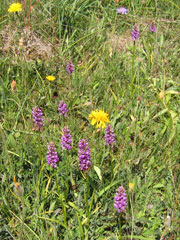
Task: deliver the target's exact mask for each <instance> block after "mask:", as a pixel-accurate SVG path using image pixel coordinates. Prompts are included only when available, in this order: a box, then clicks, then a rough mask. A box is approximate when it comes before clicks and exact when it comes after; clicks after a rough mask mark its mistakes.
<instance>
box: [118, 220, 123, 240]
mask: <svg viewBox="0 0 180 240" xmlns="http://www.w3.org/2000/svg"><path fill="white" fill-rule="evenodd" d="M118 224H119V240H122V229H121V215H119V217H118Z"/></svg>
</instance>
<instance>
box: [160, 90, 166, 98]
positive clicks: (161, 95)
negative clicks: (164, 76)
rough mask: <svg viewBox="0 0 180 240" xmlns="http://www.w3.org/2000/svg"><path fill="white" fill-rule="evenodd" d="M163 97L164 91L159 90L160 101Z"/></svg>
mask: <svg viewBox="0 0 180 240" xmlns="http://www.w3.org/2000/svg"><path fill="white" fill-rule="evenodd" d="M164 96H165V92H164V90H161V92H160V93H159V97H160V99H163V98H164Z"/></svg>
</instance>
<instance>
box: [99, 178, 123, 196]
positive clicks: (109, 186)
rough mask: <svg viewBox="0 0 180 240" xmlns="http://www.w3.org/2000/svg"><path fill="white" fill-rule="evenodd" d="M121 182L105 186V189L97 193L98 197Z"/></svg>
mask: <svg viewBox="0 0 180 240" xmlns="http://www.w3.org/2000/svg"><path fill="white" fill-rule="evenodd" d="M121 181H122V180H118V181H115V182H113V183H111V184H109V185H108V186H106V187H105V188H103V189H102V190H101V191H100V192H99V193H98V197H101V196H102V195H103V194H104V193H105V192H106V191H107V190H108V189H110V188H111V187H113V186H114V185H116V184H117V183H119V182H121Z"/></svg>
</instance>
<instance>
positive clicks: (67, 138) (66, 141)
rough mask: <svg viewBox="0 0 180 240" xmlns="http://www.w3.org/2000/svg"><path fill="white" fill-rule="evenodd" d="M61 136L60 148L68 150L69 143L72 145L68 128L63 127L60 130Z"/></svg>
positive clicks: (69, 147)
mask: <svg viewBox="0 0 180 240" xmlns="http://www.w3.org/2000/svg"><path fill="white" fill-rule="evenodd" d="M62 132H63V135H62V137H61V146H62V150H65V149H66V150H70V149H71V148H72V146H71V143H72V139H71V138H72V136H71V134H70V131H69V128H68V127H65V128H63V130H62Z"/></svg>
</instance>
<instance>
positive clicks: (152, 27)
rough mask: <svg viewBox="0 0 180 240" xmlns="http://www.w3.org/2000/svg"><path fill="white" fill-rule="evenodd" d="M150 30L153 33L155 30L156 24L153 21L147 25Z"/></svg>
mask: <svg viewBox="0 0 180 240" xmlns="http://www.w3.org/2000/svg"><path fill="white" fill-rule="evenodd" d="M149 30H150V32H152V33H155V32H156V25H155V23H153V22H152V23H151V24H150V27H149Z"/></svg>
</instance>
